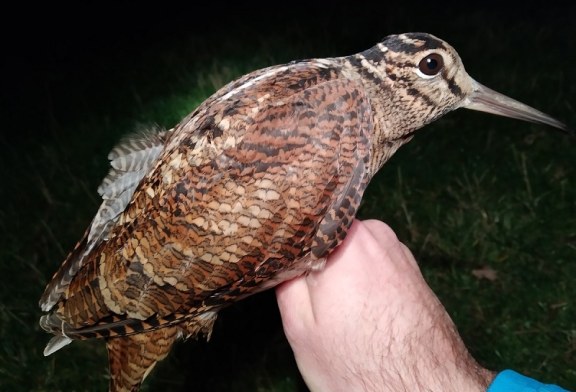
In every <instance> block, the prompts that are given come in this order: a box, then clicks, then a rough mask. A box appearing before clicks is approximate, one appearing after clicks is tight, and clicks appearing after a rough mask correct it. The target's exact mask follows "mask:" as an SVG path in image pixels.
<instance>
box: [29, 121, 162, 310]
mask: <svg viewBox="0 0 576 392" xmlns="http://www.w3.org/2000/svg"><path fill="white" fill-rule="evenodd" d="M171 131H172V129H170V130H168V131H161V130H158V129H155V128H151V129H148V130H145V131H143V132H139V133H136V134H134V135H130V136H128V137H126V138H125V139H124V140H122V141H121V142H120V143H119V144H118V145H117V146H116V147H114V148H113V149H112V151H111V152H110V154H108V159H109V160H110V166H111V168H110V172H109V173H108V175H107V176H106V177H105V178H104V180H103V181H102V183H101V184H100V186H99V187H98V193H99V194H100V196H102V204H101V205H100V208H99V209H98V212H96V216H95V217H94V219H93V220H92V223H91V224H90V227H89V228H88V230H87V231H86V233H85V234H84V236H83V238H82V240H80V241H79V242H78V244H77V245H76V247H75V248H74V250H73V251H72V252H71V253H70V254H69V255H68V257H67V258H66V260H65V261H64V262H63V263H62V265H61V266H60V268H59V269H58V271H57V272H56V274H55V275H54V276H53V277H52V280H51V281H50V283H49V284H48V285H47V287H46V289H45V291H44V294H43V295H42V297H41V299H40V306H41V308H42V310H44V311H48V310H50V309H51V308H52V307H53V306H54V304H56V302H57V301H58V300H59V298H60V296H61V295H62V293H63V292H64V291H65V290H66V288H67V287H68V285H69V284H70V281H71V280H72V278H73V277H74V276H75V275H76V273H77V272H78V270H79V269H80V268H81V267H82V265H83V264H84V260H85V257H86V255H88V254H89V253H90V251H92V249H93V248H94V247H95V246H96V245H98V244H99V243H100V242H101V241H104V240H106V239H107V237H108V234H109V232H110V230H111V228H112V227H113V226H114V225H115V223H116V221H117V220H118V217H119V215H120V214H121V213H122V212H123V211H124V210H125V209H126V206H127V205H128V203H129V202H130V200H131V198H132V195H133V194H134V191H135V190H136V187H137V186H138V184H139V183H140V181H141V180H142V178H144V176H145V175H146V174H147V173H148V172H149V171H150V169H151V168H152V166H153V164H154V162H155V161H156V160H157V158H158V156H159V155H160V153H161V152H162V149H163V148H164V143H165V141H166V139H167V138H168V136H169V135H170V132H171Z"/></svg>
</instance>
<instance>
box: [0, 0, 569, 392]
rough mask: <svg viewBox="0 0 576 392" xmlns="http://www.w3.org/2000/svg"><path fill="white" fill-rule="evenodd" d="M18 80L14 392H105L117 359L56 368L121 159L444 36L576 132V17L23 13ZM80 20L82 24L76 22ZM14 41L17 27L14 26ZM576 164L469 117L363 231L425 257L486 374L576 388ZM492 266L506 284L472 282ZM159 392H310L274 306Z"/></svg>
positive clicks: (536, 12) (205, 348)
mask: <svg viewBox="0 0 576 392" xmlns="http://www.w3.org/2000/svg"><path fill="white" fill-rule="evenodd" d="M19 7H20V9H19V11H18V12H16V13H14V14H5V15H4V17H5V18H8V19H9V20H10V21H11V22H13V23H14V25H10V26H9V25H7V24H2V29H3V31H2V37H3V41H4V42H3V45H2V48H3V57H4V59H3V61H2V64H1V66H0V71H1V74H0V75H1V77H2V87H0V89H1V94H0V97H1V101H0V104H1V106H0V107H1V109H0V110H1V113H0V114H1V115H2V124H3V125H2V129H1V131H0V132H1V136H0V149H1V151H0V179H1V181H2V182H1V184H0V341H1V343H0V390H1V391H84V390H87V391H103V390H105V389H106V385H107V380H106V374H107V370H106V366H107V363H106V357H105V350H104V347H103V344H102V342H79V343H75V344H72V345H71V346H69V347H66V348H65V349H63V350H61V351H60V352H58V353H56V354H55V355H53V356H51V357H48V358H44V357H43V356H42V350H43V348H44V345H45V343H46V342H47V341H48V339H49V336H48V335H46V334H45V333H43V332H42V331H41V330H40V328H39V326H38V322H37V321H38V318H39V317H40V310H39V309H38V307H37V301H38V298H39V296H40V294H41V293H42V290H43V288H44V285H45V284H46V282H47V281H48V279H49V278H50V276H51V275H52V273H53V272H54V271H55V270H56V268H57V267H58V265H59V264H60V262H61V261H62V260H63V259H64V257H65V256H66V254H67V252H68V251H69V250H70V249H71V248H72V247H73V245H74V243H75V241H76V240H78V239H79V238H80V236H81V234H82V233H83V231H84V229H85V228H86V227H87V225H88V224H89V222H90V220H91V218H92V216H93V214H94V213H95V211H96V209H97V207H98V204H99V200H98V195H97V193H96V188H97V186H98V184H99V182H100V181H101V179H102V178H103V176H104V175H105V174H106V172H107V165H108V163H107V160H106V155H107V153H108V151H109V150H110V149H111V148H112V146H113V145H114V144H115V143H116V142H117V141H118V140H119V139H120V138H121V137H122V135H125V134H127V133H130V132H132V131H133V130H135V129H137V128H139V127H141V126H146V125H150V124H154V123H156V124H159V125H161V126H164V127H171V126H173V125H174V124H175V123H177V122H178V121H179V119H181V118H182V117H183V116H184V115H186V114H187V113H188V112H190V111H191V110H192V109H193V108H194V107H195V106H197V105H198V104H199V103H200V102H202V100H204V99H205V98H206V97H208V96H209V95H210V94H211V93H212V92H214V91H215V90H216V89H217V88H219V87H220V86H222V85H223V84H224V83H226V82H227V81H230V80H232V79H233V78H235V77H237V76H239V75H241V74H243V73H246V72H249V71H251V70H253V69H256V68H259V67H263V66H267V65H271V64H277V63H282V62H286V61H290V60H293V59H298V58H307V57H322V56H339V55H345V54H350V53H354V52H357V51H361V50H363V49H366V48H368V47H369V46H372V45H373V44H374V43H375V42H377V41H378V40H379V39H380V38H381V37H383V36H385V35H387V34H391V33H398V32H406V31H426V32H430V33H433V34H435V35H437V36H439V37H441V38H444V39H446V40H447V41H448V42H450V43H451V44H452V45H453V46H455V47H456V48H457V50H458V51H459V53H460V55H461V57H462V58H463V61H464V64H465V65H466V68H467V70H468V72H469V73H470V74H471V75H472V76H473V77H475V78H476V79H477V80H479V81H480V82H482V83H484V84H486V85H488V86H490V87H492V88H494V89H496V90H499V91H501V92H503V93H505V94H508V95H510V96H513V97H515V98H517V99H519V100H521V101H523V102H526V103H528V104H530V105H532V106H535V107H537V108H539V109H541V110H543V111H545V112H548V113H550V114H552V115H554V116H556V117H558V118H559V119H561V120H563V121H566V122H567V123H569V124H570V125H572V126H573V127H576V76H575V71H576V23H575V22H574V20H575V19H576V8H575V7H574V6H571V7H566V6H561V5H556V4H546V3H543V2H541V3H538V2H532V3H530V2H523V3H522V4H517V5H515V4H504V5H503V4H499V5H497V4H491V3H485V2H483V3H482V6H481V8H474V6H471V5H462V4H460V3H459V2H447V3H439V2H434V1H429V2H379V3H378V4H377V5H375V4H371V3H366V4H363V3H354V4H349V5H334V4H332V3H326V4H324V3H320V2H314V1H311V2H284V3H278V4H276V3H254V2H252V3H233V4H226V3H221V2H220V3H214V4H200V5H193V4H188V5H186V6H185V7H183V6H181V5H178V4H164V5H162V6H159V5H156V6H154V7H152V6H149V7H144V6H143V5H141V4H138V3H128V2H117V3H115V4H114V5H105V4H103V3H87V4H85V5H83V6H79V5H70V6H64V5H59V6H58V8H50V7H54V5H50V6H48V5H43V6H39V5H34V4H26V5H21V6H19ZM68 14H69V15H72V16H68ZM13 26H14V27H13ZM575 148H576V145H575V142H574V140H571V139H569V138H567V137H565V136H564V135H561V134H560V133H557V132H552V131H550V130H549V129H547V128H545V127H541V126H535V125H532V124H527V123H522V122H518V121H514V120H509V119H502V118H496V117H494V116H490V115H487V114H480V113H473V112H467V111H458V112H456V113H451V114H449V115H447V116H446V117H445V118H444V119H442V120H440V121H438V122H437V123H435V124H433V125H431V126H428V127H427V128H426V129H425V130H423V131H422V132H421V133H420V134H418V135H417V136H416V138H415V139H414V141H412V142H411V143H410V144H409V145H407V146H405V147H403V148H402V149H401V151H399V152H398V153H397V155H396V156H395V157H394V158H393V159H392V160H391V161H390V162H389V163H388V164H387V165H385V167H384V169H383V170H382V171H381V173H380V174H379V175H378V176H377V177H376V178H375V179H374V181H373V182H372V184H371V185H370V187H369V189H368V191H367V193H366V197H365V199H364V204H363V207H362V210H361V213H360V216H361V217H362V218H377V219H381V220H384V221H386V222H388V223H389V224H390V225H391V226H392V227H393V228H394V229H395V230H396V232H397V233H398V236H399V237H400V239H401V240H402V241H404V242H405V243H406V244H408V246H409V247H410V248H411V249H412V251H413V252H414V253H415V254H416V255H417V258H418V260H419V262H420V264H421V266H422V269H423V272H424V274H425V276H426V278H427V280H428V282H429V283H430V285H431V286H432V287H433V289H434V290H435V292H436V293H437V294H438V295H439V297H440V298H441V300H442V301H443V303H444V304H445V305H446V307H447V308H448V311H449V313H450V314H451V315H452V317H453V318H454V320H455V322H456V324H457V325H458V327H459V330H460V332H461V333H462V336H463V338H464V340H465V342H466V344H467V345H468V347H469V348H470V350H471V351H472V353H473V354H474V356H475V357H476V358H477V359H478V360H479V361H480V362H481V363H482V364H483V365H485V366H486V367H489V368H491V369H502V368H506V367H510V368H514V369H516V370H519V371H522V372H524V373H526V374H528V375H530V376H533V377H536V378H539V379H542V380H545V381H548V382H555V383H559V384H561V385H563V386H564V387H567V388H572V389H576V302H575V297H576V287H575V283H576V280H575V276H576V219H575V213H576V170H575V166H576V150H575ZM483 267H489V268H492V269H493V270H495V271H497V273H498V276H497V279H496V280H495V281H489V280H482V279H477V278H476V277H474V275H473V274H472V270H474V269H479V268H483ZM145 388H147V390H150V391H153V390H171V391H196V392H199V391H224V390H225V391H296V390H305V387H304V386H303V384H302V382H301V381H300V379H299V376H298V372H297V369H296V367H295V364H294V361H293V359H292V354H291V351H290V348H289V347H288V345H287V343H286V341H285V338H284V335H283V332H282V329H281V324H280V319H279V316H278V313H277V309H276V304H275V298H274V295H273V293H272V292H269V293H264V294H261V295H258V296H255V297H253V298H251V299H248V300H246V301H244V302H242V303H240V304H237V305H235V306H233V307H231V308H229V309H227V310H225V311H223V312H222V314H221V317H220V318H219V320H218V322H217V324H216V328H215V331H214V334H213V338H212V341H211V342H210V343H205V342H189V343H186V344H179V345H178V346H177V347H176V349H175V350H174V351H173V353H172V354H171V356H170V357H169V358H168V359H167V360H165V361H164V362H163V363H162V364H161V365H160V366H159V367H158V369H157V370H156V371H155V372H154V373H153V374H152V376H151V377H150V378H149V379H148V380H147V382H146V386H145Z"/></svg>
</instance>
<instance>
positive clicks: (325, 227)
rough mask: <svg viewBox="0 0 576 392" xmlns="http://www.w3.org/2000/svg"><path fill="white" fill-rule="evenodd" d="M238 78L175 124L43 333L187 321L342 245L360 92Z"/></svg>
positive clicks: (309, 77)
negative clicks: (231, 85)
mask: <svg viewBox="0 0 576 392" xmlns="http://www.w3.org/2000/svg"><path fill="white" fill-rule="evenodd" d="M242 80H243V82H242ZM242 80H241V82H239V83H236V84H235V86H236V87H234V88H228V90H226V91H227V92H225V93H218V94H217V98H216V99H215V98H212V99H211V100H209V101H208V102H209V103H210V104H209V105H205V106H204V107H201V108H200V110H197V111H196V112H195V113H196V114H195V115H194V116H192V117H191V118H187V119H186V120H185V121H184V122H183V123H181V124H180V125H179V126H178V127H177V128H176V130H175V131H174V135H173V136H172V137H171V138H170V140H169V142H168V145H167V146H166V148H165V150H164V152H163V153H162V155H161V156H160V158H159V161H158V162H157V163H156V166H155V169H154V170H153V171H152V172H151V173H150V174H149V175H147V176H146V178H145V179H144V180H143V181H142V182H141V183H140V185H139V186H138V188H137V189H136V191H135V193H134V196H133V198H132V200H131V202H130V203H129V204H128V206H127V208H126V210H125V211H124V212H123V213H122V214H121V215H120V217H119V219H118V222H117V223H116V225H115V227H114V228H113V229H112V231H111V233H110V236H109V239H108V241H105V242H101V243H100V244H99V245H98V246H97V247H95V248H94V249H93V251H92V252H91V253H90V255H89V257H88V261H87V262H86V263H85V264H84V266H83V267H82V269H81V270H80V271H78V273H77V274H76V276H75V277H74V279H73V280H72V282H71V283H70V285H69V287H68V289H67V290H66V292H65V293H64V295H63V296H62V298H61V299H60V301H59V303H58V304H57V306H56V307H55V309H54V311H53V313H52V314H51V315H47V316H45V317H44V318H43V327H44V328H45V329H48V330H51V331H53V332H54V333H62V332H63V333H65V334H66V335H68V336H72V337H80V338H82V337H106V336H117V335H124V334H130V333H135V332H141V331H145V330H150V329H154V328H158V327H162V326H165V325H171V324H175V323H178V322H183V321H186V320H189V319H190V318H191V317H197V316H198V315H199V314H201V313H203V312H207V311H210V310H214V309H218V308H219V307H222V306H224V305H226V304H227V303H230V302H232V301H234V300H237V299H239V298H243V297H245V296H247V295H250V294H251V293H253V292H256V291H258V290H261V289H262V287H263V286H266V285H268V284H267V283H269V282H270V281H274V282H276V283H278V282H279V281H281V280H282V279H283V278H284V279H285V276H287V275H286V273H287V272H289V271H291V270H294V269H295V268H297V267H302V264H307V263H309V264H313V262H314V260H317V259H321V258H323V257H325V256H326V255H327V253H328V252H329V251H330V250H332V249H333V248H334V247H335V246H336V245H337V244H338V243H339V242H340V241H341V240H342V239H343V238H344V236H345V234H346V231H347V229H348V227H349V226H350V225H351V223H352V219H353V217H354V214H355V213H356V210H357V208H358V205H359V203H360V199H361V196H362V193H363V191H364V189H365V187H366V184H367V181H368V162H369V159H370V151H371V149H370V147H371V146H370V138H369V135H370V133H371V128H372V117H371V110H370V103H369V101H368V98H367V97H366V95H365V92H364V89H363V87H362V86H361V85H360V84H359V83H358V82H355V81H352V80H349V79H346V78H344V77H342V76H341V75H339V74H338V72H336V71H335V70H331V69H327V67H325V66H323V65H322V64H321V65H320V66H313V65H311V64H305V63H304V64H300V65H299V64H296V65H294V64H292V65H291V66H283V67H276V68H271V69H268V70H264V71H260V72H259V73H258V74H256V75H249V76H248V77H245V78H244V79H242ZM304 267H305V266H304ZM62 329H64V331H62Z"/></svg>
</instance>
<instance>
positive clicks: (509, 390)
mask: <svg viewBox="0 0 576 392" xmlns="http://www.w3.org/2000/svg"><path fill="white" fill-rule="evenodd" d="M487 392H569V391H567V390H566V389H563V388H560V387H559V386H557V385H551V384H542V383H541V382H538V381H536V380H534V379H532V378H530V377H526V376H523V375H522V374H520V373H516V372H515V371H514V370H504V371H502V372H500V373H498V375H497V376H496V378H495V379H494V381H492V384H490V386H489V387H488V391H487Z"/></svg>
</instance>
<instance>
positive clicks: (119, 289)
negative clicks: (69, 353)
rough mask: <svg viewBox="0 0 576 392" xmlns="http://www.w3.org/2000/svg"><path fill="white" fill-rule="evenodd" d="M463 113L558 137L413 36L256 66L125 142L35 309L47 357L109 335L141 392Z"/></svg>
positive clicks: (340, 226) (126, 375) (118, 386)
mask: <svg viewBox="0 0 576 392" xmlns="http://www.w3.org/2000/svg"><path fill="white" fill-rule="evenodd" d="M430 55H434V58H433V59H434V62H427V61H423V59H425V58H426V56H430ZM422 67H428V68H425V69H421V68H422ZM459 107H467V108H471V109H476V110H483V111H488V112H492V113H497V114H501V115H507V116H510V117H516V118H521V119H525V120H529V121H535V122H541V123H546V124H549V125H552V126H555V127H558V128H561V129H563V130H567V129H566V127H565V126H564V125H563V124H561V123H559V122H558V121H556V120H554V119H552V118H550V117H549V116H547V115H545V114H543V113H541V112H538V111H536V110H534V109H532V108H529V107H527V106H526V105H523V104H521V103H519V102H516V101H514V100H512V99H510V98H507V97H504V96H502V95H500V94H498V93H496V92H494V91H492V90H489V89H488V88H486V87H484V86H482V85H480V84H479V83H477V82H476V81H474V80H473V79H472V78H470V77H469V76H468V74H467V73H466V72H465V70H464V67H463V65H462V63H461V60H460V58H459V57H458V55H457V53H456V52H455V50H454V49H453V48H452V47H450V46H449V45H448V44H446V43H445V42H444V41H441V40H439V39H437V38H436V37H433V36H431V35H428V34H423V33H411V34H403V35H394V36H389V37H387V38H385V39H384V40H383V41H382V42H381V43H379V44H377V45H376V46H375V47H373V48H371V49H369V50H367V51H365V52H362V53H359V54H355V55H352V56H347V57H340V58H330V59H312V60H305V61H297V62H292V63H290V64H286V65H280V66H275V67H270V68H266V69H262V70H258V71H255V72H253V73H251V74H248V75H246V76H244V77H242V78H240V79H239V80H237V81H234V82H232V83H230V84H228V85H227V86H225V87H223V88H222V89H221V90H219V91H218V92H216V93H215V94H214V95H213V96H212V97H210V98H209V99H208V100H206V101H205V102H204V103H203V104H202V105H200V106H199V107H198V108H197V109H196V110H195V111H194V112H193V113H191V114H190V115H189V116H188V117H186V118H185V119H183V120H182V122H180V123H179V124H178V125H177V126H176V127H174V128H173V130H170V131H165V132H159V133H153V134H145V135H144V136H141V137H136V138H132V139H129V140H128V141H125V142H124V143H121V144H120V145H119V146H118V147H117V148H115V149H114V150H113V152H112V153H111V154H110V156H109V159H110V160H111V165H112V169H111V172H110V174H109V175H108V177H106V178H105V180H104V182H103V184H102V185H101V187H100V188H99V193H100V194H101V195H102V197H103V203H102V206H101V208H100V210H99V211H98V213H97V214H96V217H95V219H94V221H93V223H92V225H91V226H90V228H89V229H88V231H87V232H86V234H85V235H84V238H83V239H82V240H81V241H80V242H79V244H78V245H77V246H76V248H75V249H74V251H73V252H72V253H71V254H70V255H69V256H68V258H67V259H66V260H65V261H64V263H63V264H62V266H61V268H60V269H59V270H58V272H57V273H56V274H55V275H54V277H53V279H52V281H51V282H50V283H49V285H48V286H47V288H46V291H45V293H44V295H43V296H42V298H41V301H40V305H41V307H42V309H43V310H44V311H46V312H49V313H48V314H47V315H45V316H43V317H42V319H41V321H40V323H41V326H42V328H44V329H45V330H47V331H49V332H51V333H53V334H55V335H56V337H55V338H53V340H52V341H51V342H50V343H49V345H48V346H47V348H46V350H45V354H46V355H48V354H51V353H52V352H54V351H56V350H58V349H59V348H61V347H62V346H64V345H66V344H67V343H69V342H70V340H71V339H87V338H104V339H106V341H107V347H108V351H109V357H110V372H111V384H110V389H111V391H129V390H137V389H138V387H139V385H140V383H141V382H142V380H143V378H144V377H145V376H146V375H147V374H148V372H149V371H150V369H151V368H152V367H153V366H154V364H155V363H156V362H157V361H159V360H161V359H163V358H164V357H165V356H166V355H167V353H168V352H169V350H170V347H171V345H172V344H173V342H174V341H176V340H177V338H179V337H195V336H198V335H206V336H209V335H210V333H211V330H212V325H213V323H214V320H215V318H216V315H217V312H218V310H219V309H220V308H222V307H223V306H226V305H229V304H230V303H233V302H234V301H237V300H240V299H242V298H244V297H246V296H248V295H251V294H254V293H256V292H259V291H262V290H264V289H267V288H270V287H273V286H274V285H276V284H278V283H280V282H282V281H285V280H287V279H290V278H292V277H294V276H298V275H300V274H303V273H306V272H307V271H309V270H311V269H316V268H321V267H322V266H323V264H324V262H325V258H326V256H327V255H328V254H329V253H330V252H331V251H332V250H333V249H334V248H335V247H336V246H338V244H339V243H340V242H341V241H342V240H343V239H344V238H345V236H346V232H347V230H348V228H349V227H350V225H351V223H352V220H353V219H354V216H355V214H356V212H357V211H358V208H359V205H360V201H361V199H362V195H363V193H364V190H365V189H366V186H367V184H368V182H369V181H370V180H371V178H372V176H373V175H374V174H375V173H376V171H377V170H379V169H380V168H381V167H382V165H383V164H384V163H385V162H386V161H387V160H388V159H389V158H390V157H391V156H392V154H394V152H395V151H396V150H397V149H398V148H399V147H400V146H401V145H403V144H405V143H406V142H408V141H409V140H410V139H411V138H412V137H413V134H414V131H415V130H417V129H419V128H421V127H422V126H424V125H425V124H427V123H429V122H431V121H434V120H435V119H437V118H438V117H440V116H441V115H443V114H445V113H447V112H449V111H451V110H454V109H457V108H459Z"/></svg>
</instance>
